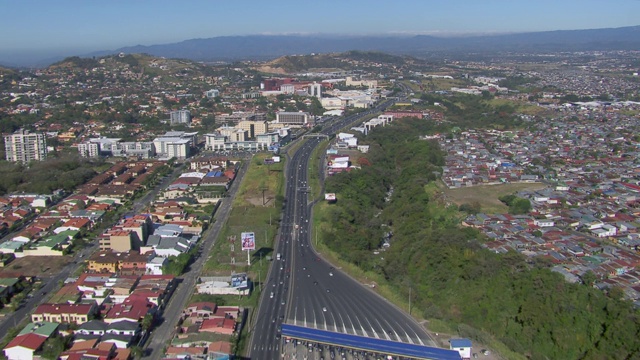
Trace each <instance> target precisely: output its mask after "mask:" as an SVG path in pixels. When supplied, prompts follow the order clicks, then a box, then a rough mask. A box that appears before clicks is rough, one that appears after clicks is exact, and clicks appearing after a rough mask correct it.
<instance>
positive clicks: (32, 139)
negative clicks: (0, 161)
mask: <svg viewBox="0 0 640 360" xmlns="http://www.w3.org/2000/svg"><path fill="white" fill-rule="evenodd" d="M4 149H5V153H6V158H7V161H20V162H23V163H25V164H26V163H28V162H29V161H33V160H38V161H42V160H44V159H45V158H46V157H47V140H46V138H45V136H44V134H41V133H31V132H29V131H28V130H24V129H20V130H18V131H16V132H15V133H13V134H11V135H7V136H5V137H4Z"/></svg>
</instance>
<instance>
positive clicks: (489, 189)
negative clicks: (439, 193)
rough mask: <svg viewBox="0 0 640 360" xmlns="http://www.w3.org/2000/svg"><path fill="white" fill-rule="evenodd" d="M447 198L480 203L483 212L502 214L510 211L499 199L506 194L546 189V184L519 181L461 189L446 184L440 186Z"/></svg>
mask: <svg viewBox="0 0 640 360" xmlns="http://www.w3.org/2000/svg"><path fill="white" fill-rule="evenodd" d="M440 188H441V189H442V190H443V192H444V194H445V196H446V197H447V199H448V200H449V201H451V202H453V203H454V204H456V205H462V204H465V203H467V204H472V203H475V202H477V203H479V204H480V207H481V209H482V212H484V213H488V214H501V213H506V212H508V210H509V209H508V208H507V206H506V205H505V204H503V203H502V202H500V200H498V198H499V197H501V196H504V195H509V194H513V193H515V192H518V191H521V190H539V189H544V188H545V185H544V184H540V183H533V184H531V183H518V184H501V185H484V186H473V187H466V188H459V189H447V188H446V187H445V186H444V185H442V186H441V187H440Z"/></svg>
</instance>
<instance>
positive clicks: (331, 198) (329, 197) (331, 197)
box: [324, 193, 336, 201]
mask: <svg viewBox="0 0 640 360" xmlns="http://www.w3.org/2000/svg"><path fill="white" fill-rule="evenodd" d="M324 199H325V200H327V201H336V194H335V193H325V194H324Z"/></svg>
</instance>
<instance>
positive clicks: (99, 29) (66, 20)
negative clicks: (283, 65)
mask: <svg viewBox="0 0 640 360" xmlns="http://www.w3.org/2000/svg"><path fill="white" fill-rule="evenodd" d="M604 4H605V3H604V2H603V1H601V0H570V1H562V2H560V3H558V2H554V1H550V0H541V1H537V2H517V1H506V0H489V1H485V2H475V1H470V0H453V1H448V2H446V3H445V2H432V1H420V2H418V1H407V0H401V1H397V2H388V1H379V0H370V1H366V2H364V1H349V2H341V1H337V0H329V1H323V2H307V3H304V4H303V3H301V2H300V1H295V2H294V1H291V0H281V1H278V2H276V3H269V2H262V1H253V0H249V1H245V2H244V3H243V6H239V5H238V4H237V3H232V2H212V1H200V0H194V1H185V2H175V1H166V0H162V1H146V0H144V1H135V2H130V1H108V2H95V1H79V0H62V1H57V2H44V1H35V0H27V1H16V2H9V1H3V2H2V6H3V10H4V11H5V14H7V15H9V16H7V17H6V18H5V19H4V20H3V22H2V23H0V33H2V34H5V35H7V34H10V36H2V37H0V55H5V56H6V55H16V54H33V55H36V54H37V55H41V56H60V55H63V54H66V55H78V54H84V53H88V52H92V51H99V50H113V49H117V48H120V47H125V46H134V45H154V44H166V43H172V42H179V41H183V40H188V39H194V38H211V37H218V36H234V35H257V34H269V35H276V34H328V35H380V34H396V35H413V34H429V35H443V36H445V35H459V34H465V35H468V34H500V33H514V32H535V31H549V30H577V29H596V28H611V27H624V26H634V25H638V21H637V19H636V17H635V16H634V14H637V13H638V12H639V10H640V1H629V0H626V1H624V0H615V1H613V2H608V3H606V5H607V6H603V5H604Z"/></svg>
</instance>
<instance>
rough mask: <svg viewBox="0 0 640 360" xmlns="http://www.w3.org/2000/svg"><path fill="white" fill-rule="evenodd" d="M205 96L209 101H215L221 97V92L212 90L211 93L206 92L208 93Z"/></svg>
mask: <svg viewBox="0 0 640 360" xmlns="http://www.w3.org/2000/svg"><path fill="white" fill-rule="evenodd" d="M204 95H205V96H206V97H207V98H209V99H215V98H217V97H218V96H220V90H218V89H211V90H209V91H206V92H205V93H204Z"/></svg>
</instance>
